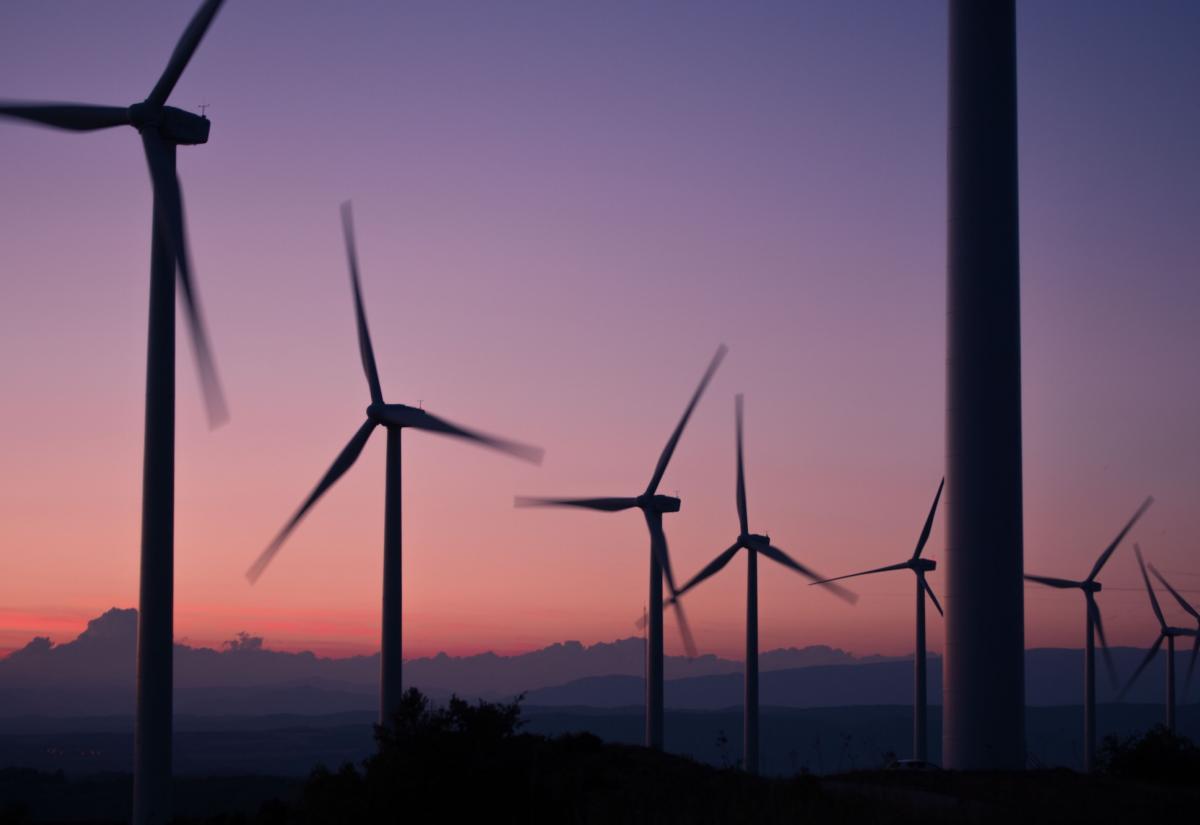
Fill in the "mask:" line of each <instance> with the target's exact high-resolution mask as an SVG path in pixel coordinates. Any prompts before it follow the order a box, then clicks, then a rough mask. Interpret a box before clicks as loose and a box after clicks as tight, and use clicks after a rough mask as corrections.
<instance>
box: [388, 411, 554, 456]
mask: <svg viewBox="0 0 1200 825" xmlns="http://www.w3.org/2000/svg"><path fill="white" fill-rule="evenodd" d="M378 415H379V417H380V418H382V419H383V420H384V422H386V423H389V424H394V425H396V426H399V427H412V428H414V429H417V430H428V431H429V432H431V433H441V434H442V435H450V436H454V437H455V438H462V439H465V440H467V441H474V442H475V443H476V444H482V445H483V446H484V447H491V448H492V449H493V450H499V451H500V452H502V453H508V454H509V455H511V456H514V457H516V458H519V459H522V460H523V461H528V462H530V463H532V464H541V463H542V457H543V456H544V455H545V450H543V449H542V448H541V447H531V446H529V445H528V444H521V443H520V442H518V441H509V440H507V439H504V438H497V437H496V436H492V435H485V434H483V433H477V432H475V431H474V430H468V429H466V428H465V427H460V426H458V425H457V424H451V423H450V422H449V421H445V420H443V419H441V418H438V417H437V416H436V415H430V414H429V413H427V412H425V411H424V410H413V409H412V408H411V407H400V406H399V405H397V406H394V407H393V406H385V407H384V408H383V409H382V410H381V411H380V412H379V413H378Z"/></svg>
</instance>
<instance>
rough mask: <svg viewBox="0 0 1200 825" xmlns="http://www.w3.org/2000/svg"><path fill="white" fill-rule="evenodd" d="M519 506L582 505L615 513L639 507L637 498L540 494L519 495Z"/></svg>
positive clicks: (517, 504)
mask: <svg viewBox="0 0 1200 825" xmlns="http://www.w3.org/2000/svg"><path fill="white" fill-rule="evenodd" d="M514 503H515V505H516V506H517V507H582V508H583V509H585V510H603V511H604V512H606V513H615V512H617V511H618V510H630V509H632V508H634V507H637V499H636V498H541V497H539V496H517V497H516V499H515V501H514Z"/></svg>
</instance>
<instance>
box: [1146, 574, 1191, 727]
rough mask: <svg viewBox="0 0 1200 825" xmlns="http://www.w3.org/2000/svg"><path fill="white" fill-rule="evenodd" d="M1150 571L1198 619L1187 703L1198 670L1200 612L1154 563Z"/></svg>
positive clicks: (1185, 695) (1185, 686)
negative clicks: (1193, 676) (1180, 593)
mask: <svg viewBox="0 0 1200 825" xmlns="http://www.w3.org/2000/svg"><path fill="white" fill-rule="evenodd" d="M1150 572H1151V573H1153V574H1154V575H1155V577H1156V578H1157V579H1158V580H1159V581H1160V582H1162V586H1163V587H1165V588H1167V590H1168V591H1170V593H1171V595H1172V596H1174V597H1175V601H1177V602H1179V606H1180V607H1182V608H1183V609H1184V610H1185V611H1187V613H1188V614H1189V615H1190V616H1191V617H1192V618H1193V619H1195V620H1196V638H1195V640H1194V641H1193V642H1192V656H1191V659H1189V660H1188V672H1187V679H1186V680H1185V681H1184V683H1183V701H1184V703H1186V702H1187V700H1188V696H1189V695H1190V694H1191V692H1192V674H1193V673H1194V672H1195V670H1196V656H1197V654H1200V612H1197V611H1196V608H1194V607H1192V606H1191V605H1190V604H1188V601H1187V599H1185V598H1183V596H1181V595H1179V591H1178V590H1176V589H1175V588H1174V587H1172V586H1171V583H1170V582H1169V581H1167V580H1166V579H1165V578H1164V577H1163V574H1162V573H1159V572H1158V570H1157V569H1155V567H1154V565H1153V564H1151V565H1150Z"/></svg>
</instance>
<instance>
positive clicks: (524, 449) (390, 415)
mask: <svg viewBox="0 0 1200 825" xmlns="http://www.w3.org/2000/svg"><path fill="white" fill-rule="evenodd" d="M342 228H343V231H344V233H345V239H346V258H347V260H348V262H349V267H350V285H351V288H352V290H353V292H354V316H355V323H356V326H357V327H358V349H359V355H360V356H361V357H362V366H363V372H364V373H365V374H366V377H367V387H368V389H369V390H370V394H371V403H370V406H368V407H367V420H366V421H365V422H363V424H362V426H360V427H359V428H358V431H357V432H355V433H354V435H353V436H352V437H351V439H350V442H349V443H348V444H347V445H346V446H345V448H343V449H342V451H341V453H339V454H338V457H337V458H336V459H334V462H333V466H331V467H330V468H329V470H328V471H327V472H326V473H325V475H324V477H323V478H322V479H321V480H320V482H319V483H318V484H317V486H316V488H315V489H314V490H313V491H312V493H310V494H309V496H308V498H307V499H305V500H304V503H303V504H301V505H300V508H299V509H298V510H297V511H296V513H295V515H293V516H292V517H291V518H290V519H289V520H288V522H287V524H285V525H284V526H283V529H282V530H280V531H279V534H278V535H276V536H275V538H274V540H272V541H271V543H270V544H269V545H267V548H266V549H265V550H263V552H262V553H261V554H260V555H259V557H258V559H257V560H256V561H255V562H254V564H253V565H251V567H250V569H249V571H247V573H246V577H247V578H248V579H249V580H250V582H251V583H252V584H253V583H254V582H256V581H258V578H259V576H261V575H262V574H263V571H264V570H265V569H266V567H267V565H268V564H270V563H271V560H272V559H273V558H274V557H275V554H276V553H278V552H279V550H280V548H282V547H283V543H284V541H285V540H286V539H287V537H288V536H289V535H290V534H291V532H292V530H293V529H295V527H296V525H297V524H299V523H300V520H301V519H302V518H304V515H305V514H306V513H307V512H308V511H309V509H311V508H312V506H313V505H314V504H315V503H316V502H317V499H319V498H320V497H321V496H322V495H324V494H325V491H326V490H328V489H329V488H330V487H332V486H333V485H334V484H335V483H336V482H337V480H338V479H339V478H341V477H342V476H343V475H344V474H345V472H346V471H347V470H349V469H350V467H351V466H352V465H353V464H354V462H355V460H357V458H358V456H359V454H360V453H362V451H363V447H365V446H366V444H367V440H368V439H369V438H370V437H371V433H372V432H374V430H375V428H376V427H380V426H382V427H384V428H386V429H387V436H388V438H387V482H386V487H385V509H384V527H383V631H382V647H381V650H380V691H379V697H380V699H379V721H380V724H384V725H386V724H390V722H391V720H392V717H393V714H394V713H395V712H396V710H397V709H398V708H399V707H400V701H401V693H402V687H401V666H402V659H401V655H402V651H401V637H400V629H401V616H402V614H401V593H402V591H401V586H400V583H401V564H400V562H401V529H400V528H401V519H400V513H401V509H400V504H401V500H400V477H401V476H400V434H401V432H402V431H403V430H404V429H405V428H406V427H409V428H412V429H417V430H427V431H429V432H434V433H440V434H441V435H450V436H454V437H456V438H462V439H466V440H467V441H473V442H475V443H476V444H480V445H483V446H484V447H490V448H491V449H493V450H499V451H500V452H504V453H508V454H509V455H512V456H515V457H517V458H520V459H523V460H525V461H530V462H532V463H534V464H540V463H541V460H542V454H543V453H542V450H541V448H538V447H530V446H527V445H524V444H520V443H518V442H515V441H508V440H506V439H502V438H496V437H494V436H490V435H484V434H482V433H478V432H475V431H473V430H468V429H465V428H463V427H459V426H458V425H456V424H451V423H450V422H448V421H445V420H443V419H441V418H438V417H436V416H433V415H430V414H429V413H427V412H425V411H424V410H422V409H418V408H416V407H409V406H407V405H405V404H387V403H385V402H384V400H383V390H382V389H381V387H380V383H379V372H378V371H377V370H376V367H375V351H374V349H373V348H372V346H371V335H370V332H369V331H368V329H367V316H366V312H365V311H364V309H363V300H362V288H361V285H360V283H359V277H358V256H357V254H356V252H355V246H354V225H353V220H352V215H351V211H350V204H349V203H345V204H343V205H342Z"/></svg>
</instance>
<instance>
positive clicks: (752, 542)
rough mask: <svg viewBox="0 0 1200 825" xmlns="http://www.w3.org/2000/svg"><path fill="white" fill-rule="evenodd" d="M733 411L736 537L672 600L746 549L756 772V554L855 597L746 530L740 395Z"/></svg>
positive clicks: (748, 710) (750, 720)
mask: <svg viewBox="0 0 1200 825" xmlns="http://www.w3.org/2000/svg"><path fill="white" fill-rule="evenodd" d="M734 414H735V421H736V426H737V513H738V530H739V532H738V536H737V538H736V539H735V540H734V542H733V544H731V545H730V546H729V547H728V548H727V549H726V550H724V551H723V552H722V553H721V554H720V555H719V556H717V557H716V558H715V559H713V560H712V561H711V562H709V563H708V566H707V567H705V568H704V569H703V570H701V571H700V572H699V573H697V574H696V575H695V576H693V577H692V578H691V579H690V580H689V581H688V582H687V584H685V585H684V586H683V587H681V588H679V592H678V593H676V594H675V596H674V597H673V599H672V601H673V602H675V603H676V604H678V602H679V599H680V598H682V597H683V594H684V593H686V592H687V591H689V590H691V589H692V588H693V587H695V586H696V585H698V584H700V582H702V581H704V580H705V579H707V578H709V577H710V576H712V575H714V574H716V573H717V571H719V570H721V569H722V568H723V567H725V565H727V564H729V562H730V561H731V560H732V559H733V557H734V556H736V555H737V552H738V551H739V550H745V551H746V672H745V678H744V680H743V686H744V689H745V700H744V704H743V706H742V713H743V715H744V718H743V725H742V740H743V741H742V747H743V753H744V756H743V760H742V761H743V765H744V767H745V769H746V771H747V772H748V773H758V555H759V553H761V554H762V555H764V556H766V557H767V558H768V559H771V560H772V561H775V562H778V563H779V564H782V565H783V566H784V567H788V568H791V569H792V570H795V571H796V572H797V573H799V574H800V575H802V576H807V577H808V578H810V579H815V580H817V583H825V584H826V587H828V588H829V589H830V590H831V591H833V592H834V593H835V594H837V595H838V596H839V597H840V598H843V599H845V600H846V601H848V602H850V603H852V604H853V603H854V601H855V599H856V598H857V597H856V596H855V595H854V594H853V593H851V592H849V591H848V590H846V589H845V588H843V587H840V586H839V585H836V584H828V583H826V582H823V581H822V580H821V577H820V576H818V575H817V574H816V573H814V572H813V571H812V570H810V569H808V568H807V567H805V566H804V565H802V564H800V563H799V562H798V561H796V560H795V559H793V558H792V557H791V556H789V555H788V554H787V553H785V552H783V551H782V550H780V549H779V548H778V547H776V546H775V545H773V544H771V538H770V536H764V535H757V534H755V533H751V532H750V524H749V517H748V516H747V514H746V473H745V468H744V464H743V461H742V396H741V395H740V394H739V395H738V396H736V398H735V400H734Z"/></svg>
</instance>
